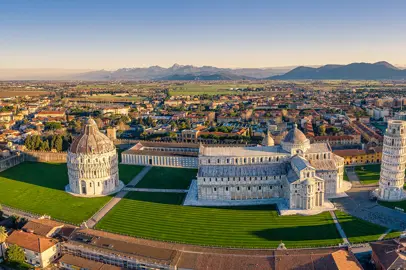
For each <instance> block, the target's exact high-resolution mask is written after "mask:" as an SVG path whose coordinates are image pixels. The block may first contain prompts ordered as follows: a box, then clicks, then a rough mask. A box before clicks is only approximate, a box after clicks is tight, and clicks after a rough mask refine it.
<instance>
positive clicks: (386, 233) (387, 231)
mask: <svg viewBox="0 0 406 270" xmlns="http://www.w3.org/2000/svg"><path fill="white" fill-rule="evenodd" d="M391 231H392V229H388V230H386V232H384V233H383V234H382V235H381V236H379V238H378V240H382V239H384V238H385V236H386V235H388V233H390V232H391Z"/></svg>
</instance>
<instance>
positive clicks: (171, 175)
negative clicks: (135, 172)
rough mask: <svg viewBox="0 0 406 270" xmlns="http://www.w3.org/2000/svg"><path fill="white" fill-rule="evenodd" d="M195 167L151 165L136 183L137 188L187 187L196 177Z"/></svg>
mask: <svg viewBox="0 0 406 270" xmlns="http://www.w3.org/2000/svg"><path fill="white" fill-rule="evenodd" d="M196 175H197V170H196V169H177V168H166V167H152V169H151V170H150V171H149V172H148V173H147V175H145V177H144V178H143V179H142V180H141V181H140V182H139V183H138V184H137V185H136V187H137V188H162V189H188V188H189V185H190V182H191V181H192V180H193V179H196Z"/></svg>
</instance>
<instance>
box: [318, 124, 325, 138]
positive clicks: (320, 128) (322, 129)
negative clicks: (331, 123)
mask: <svg viewBox="0 0 406 270" xmlns="http://www.w3.org/2000/svg"><path fill="white" fill-rule="evenodd" d="M319 133H320V135H321V136H323V135H326V126H325V125H321V126H319Z"/></svg>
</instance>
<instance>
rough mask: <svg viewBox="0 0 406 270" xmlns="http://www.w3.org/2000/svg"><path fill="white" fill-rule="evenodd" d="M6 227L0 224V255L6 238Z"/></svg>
mask: <svg viewBox="0 0 406 270" xmlns="http://www.w3.org/2000/svg"><path fill="white" fill-rule="evenodd" d="M7 236H8V235H7V231H6V228H4V227H3V226H0V257H1V256H3V243H4V242H6V240H7Z"/></svg>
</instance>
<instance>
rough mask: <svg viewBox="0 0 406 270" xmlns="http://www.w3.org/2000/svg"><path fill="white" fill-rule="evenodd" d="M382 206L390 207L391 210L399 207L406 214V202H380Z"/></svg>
mask: <svg viewBox="0 0 406 270" xmlns="http://www.w3.org/2000/svg"><path fill="white" fill-rule="evenodd" d="M379 204H380V205H383V206H386V207H389V208H393V209H394V208H395V207H399V208H402V209H403V211H405V213H406V200H405V201H400V202H384V201H379Z"/></svg>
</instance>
